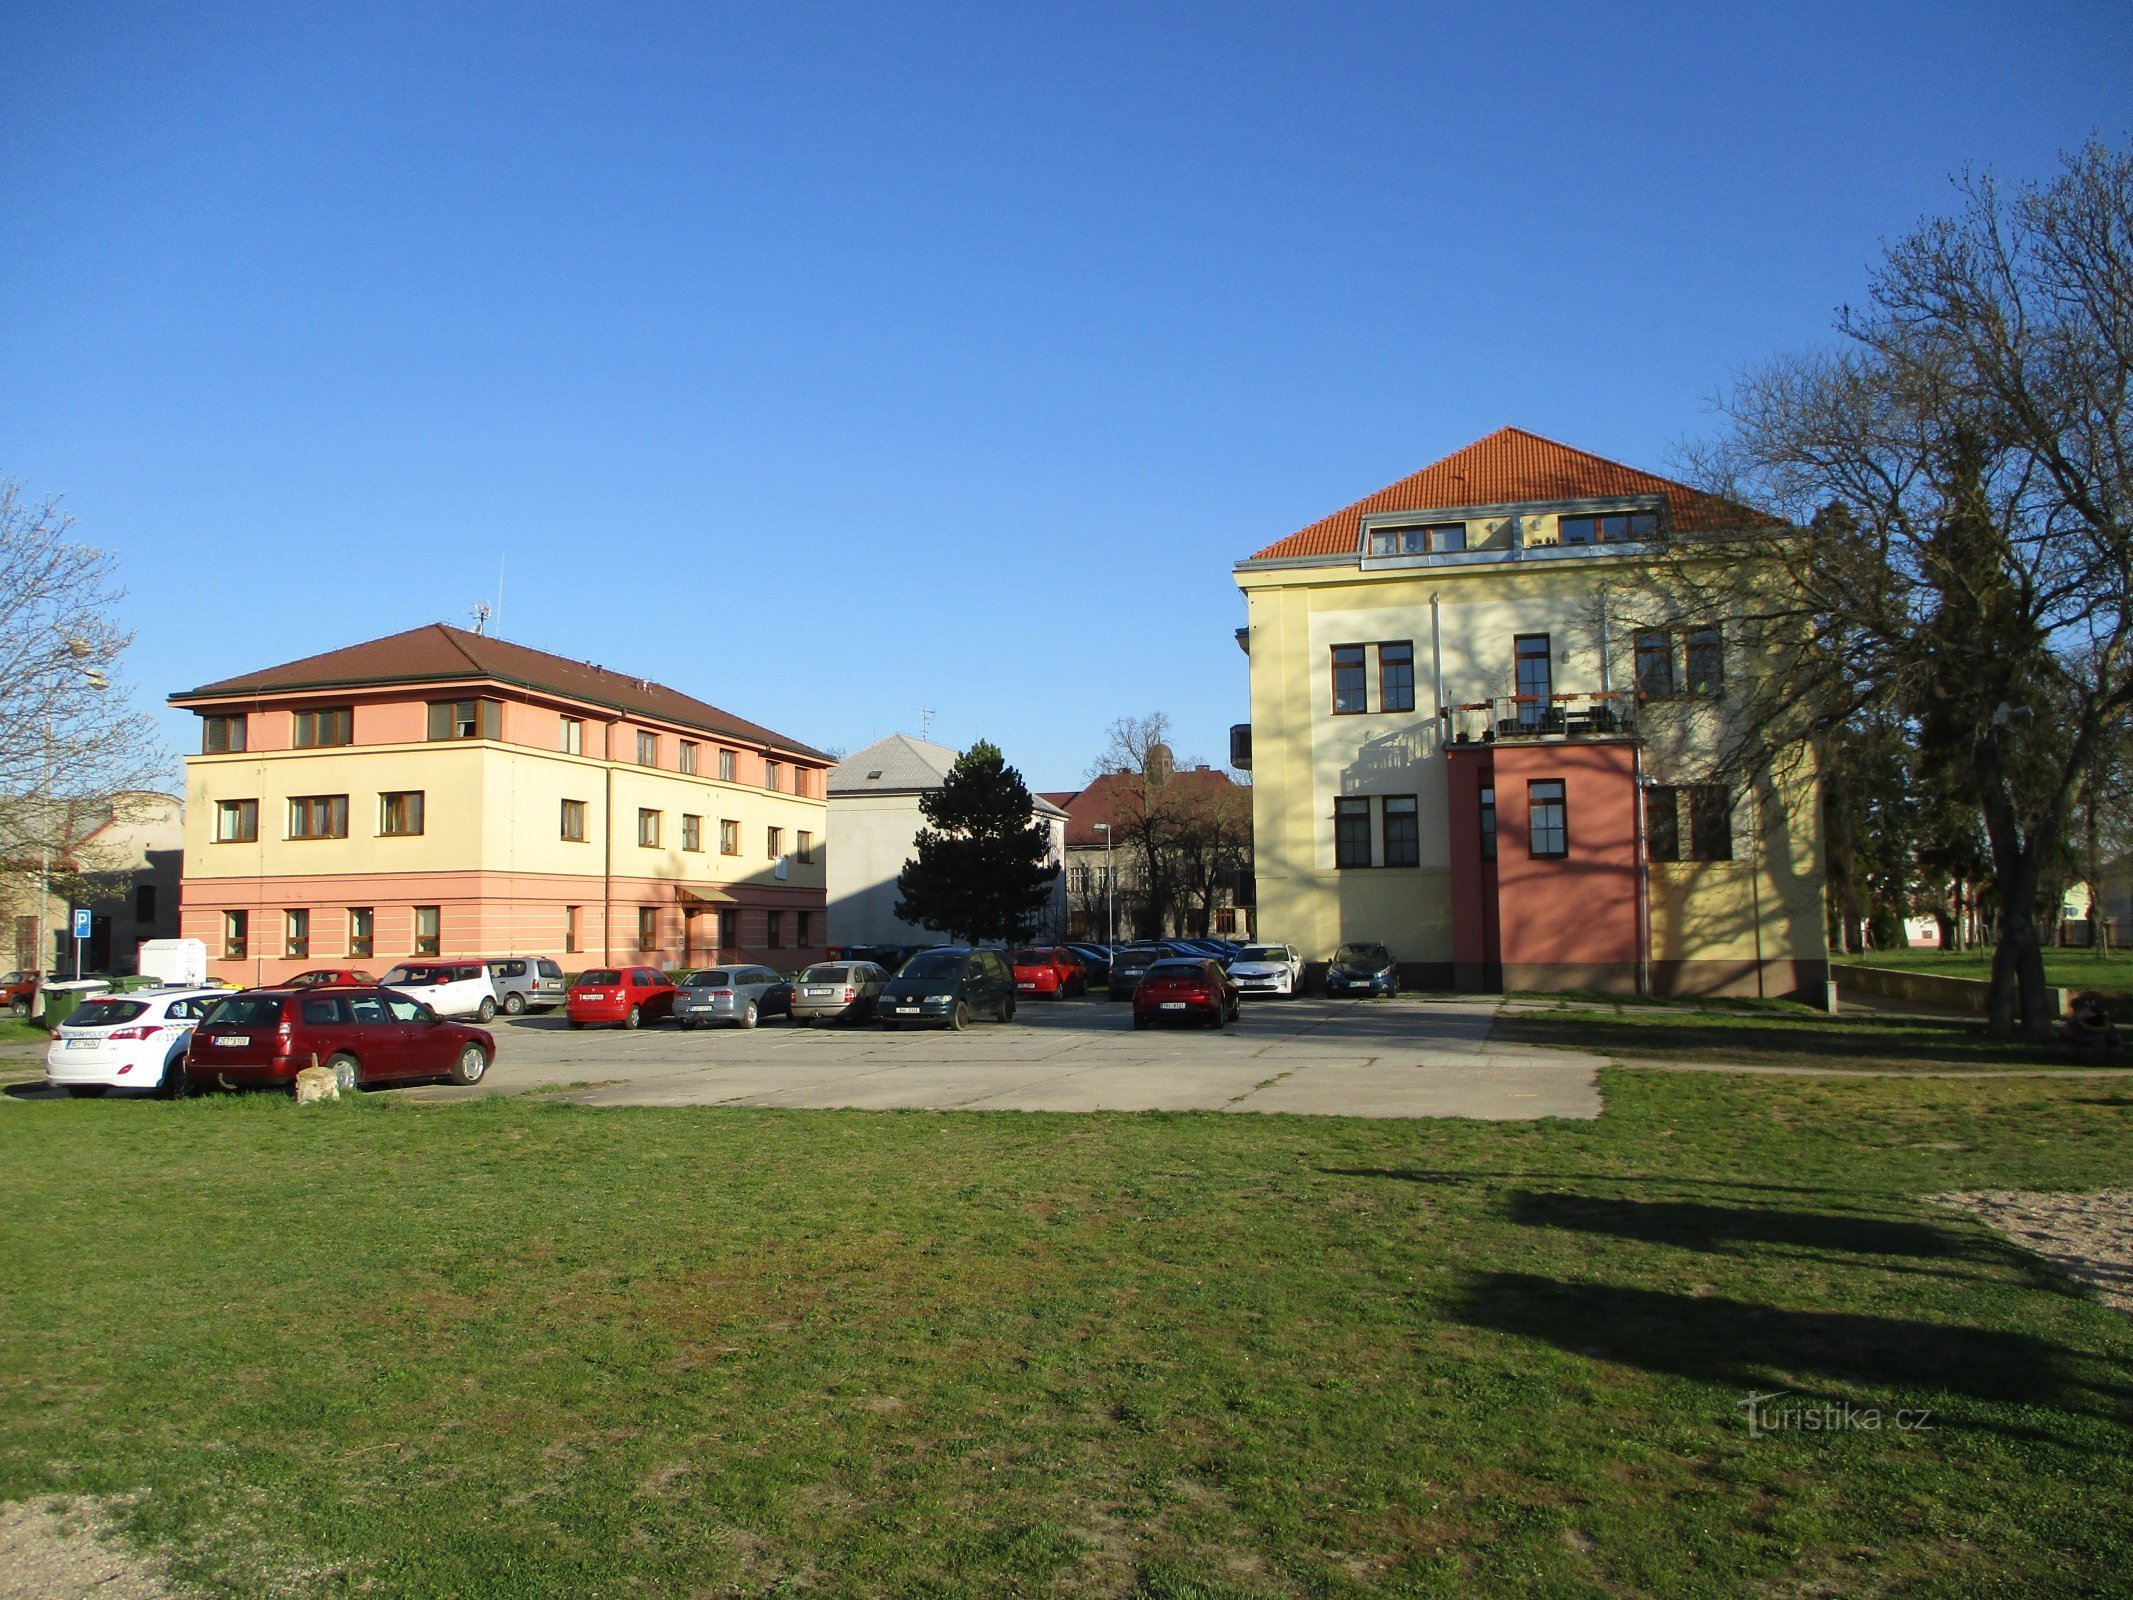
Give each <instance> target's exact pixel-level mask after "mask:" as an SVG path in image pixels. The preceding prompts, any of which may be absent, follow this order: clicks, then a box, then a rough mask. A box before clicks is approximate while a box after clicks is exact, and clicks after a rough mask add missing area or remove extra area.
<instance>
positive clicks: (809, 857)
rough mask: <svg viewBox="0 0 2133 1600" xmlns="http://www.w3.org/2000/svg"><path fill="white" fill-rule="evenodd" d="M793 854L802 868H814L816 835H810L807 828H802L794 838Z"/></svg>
mask: <svg viewBox="0 0 2133 1600" xmlns="http://www.w3.org/2000/svg"><path fill="white" fill-rule="evenodd" d="M792 854H793V859H794V860H795V861H797V862H799V863H800V865H801V866H803V867H811V866H813V865H814V864H815V836H814V834H812V833H810V832H809V831H808V830H807V829H805V828H802V829H801V830H800V831H799V832H798V833H796V834H795V835H794V836H793V846H792Z"/></svg>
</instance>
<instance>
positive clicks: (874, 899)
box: [826, 733, 1066, 945]
mask: <svg viewBox="0 0 2133 1600" xmlns="http://www.w3.org/2000/svg"><path fill="white" fill-rule="evenodd" d="M957 754H958V752H956V751H954V750H951V749H949V748H948V747H947V746H946V745H939V744H929V743H928V742H927V741H925V740H923V739H913V738H911V737H910V736H908V735H906V734H901V733H892V734H890V735H889V737H888V738H886V739H883V740H881V741H880V742H879V743H876V744H871V745H868V746H867V747H866V749H864V750H861V751H859V752H858V753H857V754H855V755H849V756H846V757H845V758H844V759H843V760H842V761H840V762H838V763H837V765H836V766H834V767H832V768H831V769H830V775H829V821H828V824H827V827H828V832H829V846H828V849H827V851H826V855H827V887H828V892H829V908H828V920H829V942H830V944H832V945H848V944H940V943H942V942H944V936H943V935H941V934H939V933H936V932H934V931H933V930H932V929H930V928H921V927H918V926H916V925H914V924H912V923H909V922H905V921H904V920H903V919H901V918H900V917H898V916H897V915H896V900H897V891H896V875H897V874H898V873H900V872H902V871H903V869H904V863H905V862H907V861H909V860H910V859H911V858H912V857H913V856H914V855H915V854H916V853H917V852H916V851H915V850H914V848H913V845H912V841H913V840H915V839H916V838H917V837H918V830H919V829H921V828H923V827H924V826H925V825H926V819H925V817H924V816H923V815H922V814H921V813H920V811H919V809H918V802H919V800H920V798H921V797H922V796H924V795H926V794H929V793H931V792H932V791H933V790H935V789H938V788H940V787H941V785H942V784H944V783H945V782H947V779H948V771H949V769H950V768H951V767H953V766H954V765H955V758H956V755H957ZM1030 799H1031V802H1032V803H1031V806H1030V818H1031V820H1032V821H1034V822H1041V823H1042V824H1044V826H1045V828H1046V829H1047V830H1048V831H1049V833H1050V835H1051V841H1052V843H1051V855H1050V857H1049V859H1050V860H1052V861H1054V862H1061V861H1064V859H1065V856H1066V813H1065V812H1064V811H1062V810H1060V809H1059V807H1057V806H1055V805H1053V804H1052V803H1051V802H1050V801H1049V800H1044V799H1039V798H1038V797H1037V796H1035V795H1032V796H1031V797H1030ZM1052 892H1053V904H1052V905H1051V907H1050V908H1049V909H1048V910H1047V911H1046V913H1045V916H1044V921H1043V923H1042V924H1041V925H1040V927H1039V929H1038V932H1039V935H1040V937H1043V938H1057V937H1058V936H1059V934H1060V932H1061V931H1062V930H1063V929H1064V928H1065V927H1066V874H1065V872H1063V871H1062V872H1061V873H1060V874H1059V877H1058V878H1057V880H1056V881H1055V883H1054V886H1053V891H1052Z"/></svg>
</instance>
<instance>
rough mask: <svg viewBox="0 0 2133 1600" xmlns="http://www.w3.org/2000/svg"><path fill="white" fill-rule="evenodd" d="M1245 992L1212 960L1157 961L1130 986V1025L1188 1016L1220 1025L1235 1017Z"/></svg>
mask: <svg viewBox="0 0 2133 1600" xmlns="http://www.w3.org/2000/svg"><path fill="white" fill-rule="evenodd" d="M1243 1004H1244V995H1243V992H1242V991H1241V990H1239V989H1238V987H1237V986H1236V985H1235V984H1234V983H1232V982H1230V978H1229V974H1228V973H1226V972H1224V971H1223V970H1222V966H1221V963H1219V962H1215V961H1158V962H1157V963H1156V964H1155V965H1154V966H1152V967H1150V968H1149V969H1148V971H1147V973H1146V975H1145V976H1143V977H1142V979H1141V981H1140V982H1139V983H1138V984H1136V985H1135V986H1134V990H1133V1025H1134V1026H1135V1027H1136V1028H1148V1027H1153V1026H1154V1025H1155V1024H1156V1023H1157V1022H1184V1021H1186V1020H1188V1019H1194V1020H1198V1021H1200V1022H1204V1023H1208V1024H1211V1025H1212V1026H1214V1027H1217V1028H1219V1027H1221V1026H1222V1025H1223V1024H1224V1023H1228V1022H1235V1021H1236V1020H1237V1012H1238V1008H1239V1007H1241V1006H1242V1005H1243Z"/></svg>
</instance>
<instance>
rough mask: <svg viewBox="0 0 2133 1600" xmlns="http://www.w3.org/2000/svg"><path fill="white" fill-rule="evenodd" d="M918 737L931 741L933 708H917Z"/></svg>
mask: <svg viewBox="0 0 2133 1600" xmlns="http://www.w3.org/2000/svg"><path fill="white" fill-rule="evenodd" d="M918 736H919V737H920V738H921V739H931V738H932V737H933V707H931V706H920V707H919V708H918Z"/></svg>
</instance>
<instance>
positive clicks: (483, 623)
mask: <svg viewBox="0 0 2133 1600" xmlns="http://www.w3.org/2000/svg"><path fill="white" fill-rule="evenodd" d="M495 614H496V613H495V611H494V610H493V609H492V608H491V607H490V606H489V604H488V602H486V601H477V602H476V603H475V604H474V605H472V606H470V607H468V609H467V615H468V616H470V617H472V618H473V619H474V631H475V632H476V633H486V632H488V631H489V618H491V617H492V616H494V615H495Z"/></svg>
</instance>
